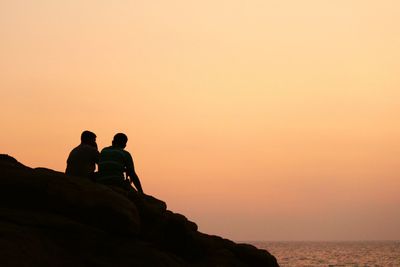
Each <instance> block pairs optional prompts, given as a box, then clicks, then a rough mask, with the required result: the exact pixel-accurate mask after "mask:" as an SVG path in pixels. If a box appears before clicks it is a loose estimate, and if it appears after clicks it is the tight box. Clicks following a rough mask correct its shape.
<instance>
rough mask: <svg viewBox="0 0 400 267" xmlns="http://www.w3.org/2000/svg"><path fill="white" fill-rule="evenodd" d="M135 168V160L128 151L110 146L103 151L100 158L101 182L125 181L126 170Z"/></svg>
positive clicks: (99, 178)
mask: <svg viewBox="0 0 400 267" xmlns="http://www.w3.org/2000/svg"><path fill="white" fill-rule="evenodd" d="M128 168H133V160H132V157H131V155H130V154H129V152H128V151H125V150H123V149H122V148H119V147H114V146H109V147H106V148H104V149H103V150H101V152H100V158H99V177H98V180H99V181H106V180H114V179H118V180H124V179H125V175H124V173H125V170H126V169H128Z"/></svg>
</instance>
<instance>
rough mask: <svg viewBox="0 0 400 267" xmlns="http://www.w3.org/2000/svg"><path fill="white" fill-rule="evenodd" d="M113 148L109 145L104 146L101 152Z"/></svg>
mask: <svg viewBox="0 0 400 267" xmlns="http://www.w3.org/2000/svg"><path fill="white" fill-rule="evenodd" d="M112 149H113V147H112V146H107V147H105V148H103V149H102V150H101V152H103V151H108V150H112Z"/></svg>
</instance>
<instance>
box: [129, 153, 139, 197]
mask: <svg viewBox="0 0 400 267" xmlns="http://www.w3.org/2000/svg"><path fill="white" fill-rule="evenodd" d="M128 155H129V156H128V162H127V164H126V174H127V176H128V178H129V180H130V181H131V182H133V184H134V185H135V187H136V189H137V191H139V192H140V193H142V194H143V189H142V184H141V183H140V180H139V177H138V176H137V174H136V172H135V166H134V164H133V159H132V157H131V155H130V154H128Z"/></svg>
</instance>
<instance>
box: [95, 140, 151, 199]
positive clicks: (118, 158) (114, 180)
mask: <svg viewBox="0 0 400 267" xmlns="http://www.w3.org/2000/svg"><path fill="white" fill-rule="evenodd" d="M127 142H128V137H127V136H126V135H125V134H123V133H117V134H116V135H115V136H114V139H113V141H112V146H109V147H106V148H104V149H103V150H102V151H101V153H100V159H99V172H98V176H97V179H96V181H97V182H99V183H102V184H105V185H116V186H120V187H122V188H125V189H128V190H129V189H132V186H131V182H133V184H134V185H135V187H136V189H137V190H138V191H139V192H140V193H142V194H143V189H142V185H141V184H140V180H139V177H138V176H137V174H136V172H135V167H134V165H133V160H132V156H131V154H130V153H129V152H128V151H126V150H124V148H125V147H126V143H127ZM125 173H126V178H125V175H124V174H125Z"/></svg>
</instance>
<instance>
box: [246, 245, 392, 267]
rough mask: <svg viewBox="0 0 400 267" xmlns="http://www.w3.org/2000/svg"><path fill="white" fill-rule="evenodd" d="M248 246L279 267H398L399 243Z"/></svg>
mask: <svg viewBox="0 0 400 267" xmlns="http://www.w3.org/2000/svg"><path fill="white" fill-rule="evenodd" d="M250 243H251V244H252V245H254V246H256V247H258V248H262V249H266V250H268V251H269V252H270V253H271V254H273V255H274V256H275V257H276V258H277V260H278V263H279V265H280V266H282V267H305V266H310V267H311V266H312V267H313V266H328V267H334V266H335V267H338V266H340V267H350V266H351V267H367V266H368V267H370V266H385V267H386V266H390V267H392V266H393V267H400V241H365V242H364V241H363V242H250Z"/></svg>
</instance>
